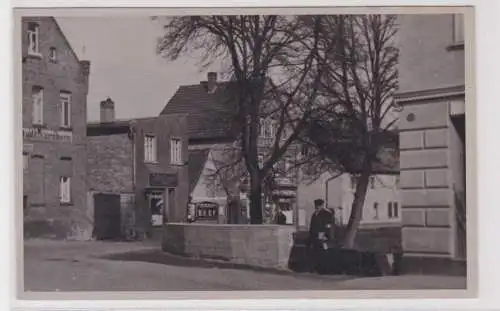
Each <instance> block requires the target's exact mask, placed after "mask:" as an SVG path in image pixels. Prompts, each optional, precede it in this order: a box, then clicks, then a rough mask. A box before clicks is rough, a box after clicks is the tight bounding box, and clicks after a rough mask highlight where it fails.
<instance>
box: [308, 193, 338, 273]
mask: <svg viewBox="0 0 500 311" xmlns="http://www.w3.org/2000/svg"><path fill="white" fill-rule="evenodd" d="M314 209H315V211H314V213H313V215H312V217H311V224H310V226H309V238H308V243H307V246H308V249H309V258H310V264H311V270H313V271H318V272H319V271H322V270H324V268H326V267H324V265H323V264H322V260H321V259H322V257H323V255H324V254H325V252H326V251H327V250H328V245H327V242H328V241H331V240H332V239H333V225H334V223H333V214H332V212H331V211H330V210H328V209H327V208H326V207H325V201H324V200H323V199H316V200H314Z"/></svg>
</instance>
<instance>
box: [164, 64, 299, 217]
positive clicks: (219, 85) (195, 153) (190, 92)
mask: <svg viewBox="0 0 500 311" xmlns="http://www.w3.org/2000/svg"><path fill="white" fill-rule="evenodd" d="M232 83H233V82H231V81H228V82H219V81H218V80H217V74H216V73H213V72H210V73H208V75H207V81H202V82H200V83H199V84H194V85H183V86H180V87H179V88H178V90H177V91H176V93H175V94H174V95H173V96H172V98H171V99H170V100H169V101H168V103H167V104H166V106H165V108H164V109H163V110H162V112H161V113H160V114H161V115H170V114H176V113H185V114H187V115H188V119H187V123H188V124H187V136H188V141H189V153H190V158H191V157H192V158H193V161H189V164H188V165H189V167H190V171H191V172H192V173H190V179H191V180H190V184H191V185H192V186H191V189H190V191H191V196H192V199H193V202H195V203H196V202H202V201H207V200H208V201H212V202H216V203H217V204H219V207H220V208H219V211H220V212H219V214H220V215H221V216H223V215H225V217H223V218H224V221H230V222H231V221H232V220H231V219H233V216H231V215H234V214H235V213H238V214H239V215H244V216H245V217H246V218H248V215H249V210H248V208H246V210H245V211H244V212H241V211H239V210H238V211H236V212H235V211H231V209H229V208H228V201H231V200H228V199H231V198H232V197H239V198H241V199H242V201H243V202H246V203H245V204H246V205H248V200H246V191H247V185H246V183H247V181H248V179H246V178H245V176H242V175H240V176H236V175H238V173H240V172H238V169H235V172H234V173H235V174H236V175H235V176H232V177H230V178H231V179H234V180H232V182H231V183H229V184H228V185H226V186H224V185H220V183H219V185H217V182H216V181H215V182H214V178H213V176H214V172H215V171H216V170H217V168H219V167H220V166H219V164H220V163H221V162H224V161H225V162H228V161H231V159H234V157H233V151H234V150H235V148H234V146H233V145H234V143H235V142H236V141H237V138H238V137H237V131H236V130H234V127H233V126H234V123H233V122H234V118H233V116H234V111H235V110H234V109H235V106H233V105H234V101H232V100H231V98H232V97H231V96H233V89H234V88H232V85H233V84H232ZM274 131H275V124H274V123H273V122H272V120H269V119H264V118H263V119H262V120H261V128H260V137H259V142H258V144H259V161H262V162H263V161H264V159H265V157H266V156H267V153H268V150H269V143H270V142H272V140H273V139H274V138H275V136H276V135H275V133H274ZM203 158H204V159H205V164H204V165H201V164H200V161H202V160H201V159H203ZM292 159H293V155H291V154H288V155H287V157H286V159H284V160H283V161H282V163H279V164H278V165H277V170H278V167H279V166H282V167H283V168H284V167H285V166H286V165H288V164H287V163H290V162H291V161H292ZM282 171H284V170H282ZM282 175H284V174H282ZM292 177H293V176H281V177H280V178H276V180H277V183H276V187H275V188H276V189H275V191H274V192H273V194H272V196H273V199H275V202H277V204H280V205H281V207H282V208H283V209H285V210H288V211H290V212H291V211H292V210H293V206H295V202H294V201H295V191H296V184H295V182H296V179H295V178H292ZM223 179H227V176H225V177H224V178H223ZM214 183H215V184H214ZM228 195H229V196H228ZM229 197H231V198H229ZM263 200H265V201H266V199H265V198H263ZM269 200H271V198H270V199H269ZM266 203H267V206H268V209H272V208H271V207H270V203H271V202H269V201H267V202H266ZM290 216H293V215H292V214H291V213H290ZM240 218H241V217H240ZM289 218H292V217H289ZM239 221H241V220H238V222H239ZM290 222H292V219H290Z"/></svg>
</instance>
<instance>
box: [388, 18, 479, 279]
mask: <svg viewBox="0 0 500 311" xmlns="http://www.w3.org/2000/svg"><path fill="white" fill-rule="evenodd" d="M464 17H465V15H463V14H429V15H402V16H400V17H399V24H400V29H399V33H398V45H399V48H400V53H401V54H400V55H401V57H400V64H399V72H400V79H399V84H400V89H399V94H398V95H397V100H398V102H399V103H400V104H401V105H402V107H403V111H402V112H401V117H400V121H399V129H400V159H401V162H400V168H401V205H402V213H401V214H402V224H403V231H402V237H403V243H402V244H403V250H404V262H406V264H405V266H407V267H408V268H409V269H410V268H412V267H413V268H414V269H417V270H416V271H419V272H425V271H426V270H429V271H430V270H432V271H438V269H439V267H441V268H442V269H441V270H443V271H444V270H450V269H449V268H452V267H457V268H458V269H456V270H454V271H459V272H460V273H462V274H463V273H464V270H465V269H464V268H465V256H466V250H465V240H466V239H465V100H466V96H465V72H466V70H465V69H466V67H465V64H466V61H465V56H466V54H465V49H464V47H466V46H467V45H465V44H464V42H465V37H464V33H465V28H464ZM467 39H468V38H467ZM467 100H469V99H467ZM440 263H442V265H441V264H440Z"/></svg>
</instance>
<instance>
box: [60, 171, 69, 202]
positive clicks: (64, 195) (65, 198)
mask: <svg viewBox="0 0 500 311" xmlns="http://www.w3.org/2000/svg"><path fill="white" fill-rule="evenodd" d="M59 189H60V190H59V199H60V201H61V203H70V202H71V178H70V177H65V176H63V177H61V178H60V182H59Z"/></svg>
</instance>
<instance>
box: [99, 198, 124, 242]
mask: <svg viewBox="0 0 500 311" xmlns="http://www.w3.org/2000/svg"><path fill="white" fill-rule="evenodd" d="M120 216H121V215H120V195H119V194H105V193H98V194H95V195H94V236H95V238H96V239H97V240H117V239H120V238H121V237H122V236H121V219H120V218H121V217H120Z"/></svg>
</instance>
